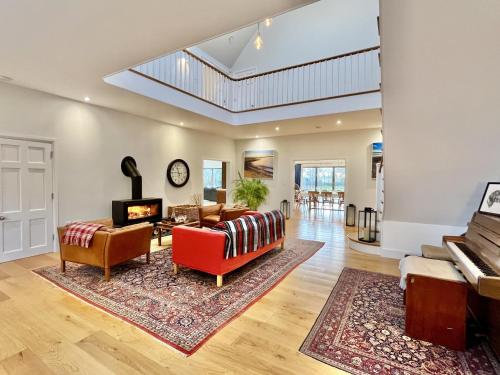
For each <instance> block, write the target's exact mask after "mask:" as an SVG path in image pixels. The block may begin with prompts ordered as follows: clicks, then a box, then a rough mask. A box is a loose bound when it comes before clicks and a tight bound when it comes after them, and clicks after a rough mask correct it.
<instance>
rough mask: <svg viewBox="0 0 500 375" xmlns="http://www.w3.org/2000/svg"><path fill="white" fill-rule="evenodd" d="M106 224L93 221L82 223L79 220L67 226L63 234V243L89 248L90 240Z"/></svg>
mask: <svg viewBox="0 0 500 375" xmlns="http://www.w3.org/2000/svg"><path fill="white" fill-rule="evenodd" d="M103 226H104V225H102V224H93V223H80V222H78V221H76V222H74V223H70V224H68V225H67V226H66V230H65V231H64V236H63V244H65V245H73V246H80V247H85V248H89V247H90V241H92V238H93V237H94V234H95V232H97V231H98V230H99V229H100V228H102V227H103Z"/></svg>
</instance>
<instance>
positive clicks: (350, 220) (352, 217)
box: [345, 203, 356, 227]
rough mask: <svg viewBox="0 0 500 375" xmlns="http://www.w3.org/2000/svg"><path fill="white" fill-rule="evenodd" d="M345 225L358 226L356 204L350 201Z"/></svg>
mask: <svg viewBox="0 0 500 375" xmlns="http://www.w3.org/2000/svg"><path fill="white" fill-rule="evenodd" d="M345 226H346V227H354V226H356V206H355V205H353V204H352V203H349V205H348V206H347V207H346V210H345Z"/></svg>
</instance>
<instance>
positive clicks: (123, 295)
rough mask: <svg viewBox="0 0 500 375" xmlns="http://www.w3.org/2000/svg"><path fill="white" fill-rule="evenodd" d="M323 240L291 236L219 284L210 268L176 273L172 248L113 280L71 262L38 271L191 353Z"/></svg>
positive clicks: (118, 270)
mask: <svg viewBox="0 0 500 375" xmlns="http://www.w3.org/2000/svg"><path fill="white" fill-rule="evenodd" d="M322 246H323V243H322V242H316V241H306V240H291V239H290V240H287V242H286V248H285V250H279V249H275V250H271V251H270V252H268V253H266V254H264V255H262V256H261V257H259V258H257V259H255V260H253V261H251V262H250V263H248V264H246V265H245V266H243V267H242V268H240V269H238V270H235V271H233V272H231V273H230V274H228V275H225V276H224V286H223V287H221V288H217V286H216V282H215V276H212V275H208V274H206V273H202V272H197V271H193V270H189V269H186V268H181V269H180V272H179V274H178V275H173V274H172V250H171V249H165V250H160V251H157V252H154V253H152V254H151V263H150V264H149V265H147V264H145V263H144V262H145V257H144V256H143V257H140V258H137V259H135V260H134V261H130V262H127V263H124V264H122V265H120V266H116V267H114V268H113V269H112V270H111V271H112V273H111V281H110V282H105V281H103V276H102V270H101V269H98V268H96V267H91V266H85V265H77V264H73V263H67V266H66V273H65V274H62V273H61V272H60V271H59V267H56V266H50V267H43V268H40V269H37V270H35V271H34V272H36V273H37V274H39V275H40V276H42V277H44V278H46V279H48V280H49V281H51V282H52V283H54V284H55V285H57V286H59V287H61V288H63V289H65V290H67V291H68V292H70V293H72V294H74V295H75V296H77V297H79V298H81V299H83V300H85V301H87V302H89V303H91V304H93V305H95V306H97V307H99V308H101V309H103V310H105V311H107V312H109V313H111V314H113V315H116V316H118V317H120V318H121V319H123V320H126V321H128V322H130V323H132V324H134V325H135V326H137V327H139V328H141V329H142V330H144V331H146V332H148V333H149V334H151V335H153V336H155V337H156V338H158V339H159V340H161V341H163V342H165V343H167V344H169V345H171V346H172V347H174V348H175V349H177V350H179V351H181V352H183V353H185V354H188V355H189V354H192V353H194V352H195V351H196V350H197V349H199V347H200V346H201V345H203V343H204V342H206V341H207V340H208V339H209V338H210V337H211V336H212V335H214V334H215V333H216V332H217V331H218V330H220V329H221V328H222V327H224V326H225V325H226V324H227V323H229V322H230V321H231V320H232V319H234V318H236V317H237V316H238V315H240V314H241V313H243V312H244V311H245V310H246V309H247V308H248V307H250V306H251V305H252V304H253V303H255V302H256V301H257V300H259V299H260V298H262V297H263V296H264V295H265V294H266V293H267V292H269V291H270V290H271V289H272V288H273V287H274V286H275V285H276V284H278V283H279V282H280V281H281V280H282V279H283V278H284V277H285V276H286V275H287V274H288V273H289V272H291V271H292V270H293V269H294V268H295V267H297V266H298V265H299V264H300V263H302V262H304V261H305V260H306V259H308V258H309V257H311V256H312V255H314V253H316V251H318V250H319V249H320V248H321V247H322Z"/></svg>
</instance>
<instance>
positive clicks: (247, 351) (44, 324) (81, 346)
mask: <svg viewBox="0 0 500 375" xmlns="http://www.w3.org/2000/svg"><path fill="white" fill-rule="evenodd" d="M294 217H295V218H293V219H292V220H290V221H289V222H288V223H287V225H288V228H287V236H289V237H292V238H293V237H298V238H302V239H310V240H317V241H323V242H325V246H324V247H323V248H322V249H321V250H320V251H319V252H318V253H316V254H315V255H314V256H313V257H312V258H310V259H309V260H308V261H306V262H305V263H303V264H301V265H300V266H299V267H298V268H297V269H295V270H294V271H293V272H292V273H291V274H290V275H288V277H287V278H286V279H285V280H283V281H282V282H281V283H280V284H279V285H278V286H277V287H276V288H274V289H273V290H272V291H271V292H270V293H268V294H267V295H266V296H264V297H263V298H262V299H261V300H260V301H259V302H257V303H256V304H255V305H253V306H252V307H251V308H250V309H248V310H247V311H246V312H245V313H244V314H243V315H242V316H241V317H239V318H238V319H235V320H234V321H233V322H231V323H230V324H229V325H227V326H226V327H225V328H224V329H222V330H221V331H220V332H219V333H217V334H216V335H215V336H214V337H213V338H211V339H210V340H209V341H208V342H207V343H206V344H205V345H204V346H203V347H202V348H201V349H200V350H198V351H197V352H196V353H195V354H193V355H192V356H191V357H187V358H186V357H184V356H182V355H180V354H179V353H177V352H174V351H172V350H171V349H170V348H169V347H168V346H167V345H165V344H163V343H161V342H159V341H157V340H156V339H154V338H152V337H151V336H149V335H147V334H145V333H144V332H142V331H140V330H139V329H137V328H135V327H133V326H131V325H129V324H127V323H124V322H122V321H121V320H119V319H117V318H115V317H112V316H110V315H108V314H106V313H104V312H102V311H100V310H98V309H96V308H94V307H92V306H90V305H88V304H86V303H83V302H81V301H79V300H78V299H76V298H74V297H72V296H70V295H69V294H67V293H66V292H64V291H62V290H60V289H58V288H56V287H54V286H53V285H51V284H49V283H48V282H46V281H44V280H42V279H41V278H40V277H38V276H36V275H35V274H33V273H32V272H31V269H34V268H38V267H41V266H45V265H48V264H58V255H57V254H46V255H40V256H36V257H32V258H27V259H23V260H19V261H14V262H9V263H3V264H0V374H3V373H5V374H11V373H18V374H67V373H83V374H93V375H94V374H301V375H302V374H326V375H328V374H341V373H344V372H343V371H341V370H338V369H335V368H333V367H330V366H328V365H326V364H324V363H321V362H319V361H316V360H314V359H312V358H310V357H307V356H305V355H303V354H302V353H300V352H299V351H298V349H299V347H300V345H301V344H302V342H303V340H304V339H305V337H306V335H307V334H308V332H309V330H310V328H311V327H312V325H313V324H314V321H315V320H316V318H317V316H318V314H319V313H320V311H321V309H322V307H323V305H324V303H325V301H326V299H327V298H328V296H329V295H330V292H331V290H332V288H333V286H334V285H335V283H336V282H337V279H338V277H339V275H340V272H341V271H342V269H343V268H344V267H352V268H358V269H364V270H370V271H375V272H382V273H387V274H392V275H398V274H399V272H398V268H397V261H395V260H391V259H385V258H380V257H378V256H372V255H366V254H362V253H358V252H356V251H353V250H350V249H347V248H346V241H345V231H344V227H343V216H342V214H340V213H338V212H326V211H325V212H324V213H322V212H312V213H310V214H309V213H307V212H299V211H296V212H295V213H294ZM152 244H153V248H154V249H158V246H157V240H153V241H152ZM163 244H164V245H166V244H168V242H167V241H165V240H164V242H163Z"/></svg>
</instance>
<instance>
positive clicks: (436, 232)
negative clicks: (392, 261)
mask: <svg viewBox="0 0 500 375" xmlns="http://www.w3.org/2000/svg"><path fill="white" fill-rule="evenodd" d="M466 230H467V227H461V226H451V225H437V224H422V223H409V222H402V221H386V220H384V221H383V222H382V241H381V243H382V244H381V250H380V255H381V256H383V257H387V258H397V259H400V258H403V257H404V256H405V255H421V254H422V253H421V251H420V246H421V245H422V244H429V245H435V246H440V245H441V243H442V238H443V235H460V234H462V233H463V232H465V231H466Z"/></svg>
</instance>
